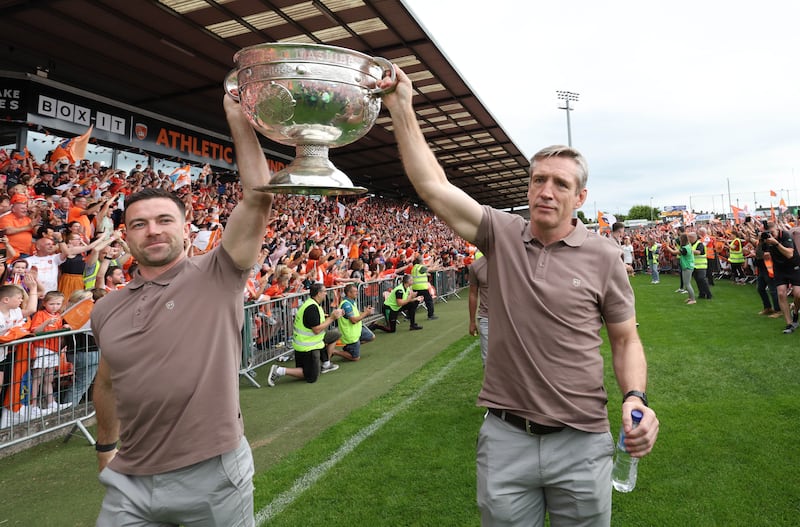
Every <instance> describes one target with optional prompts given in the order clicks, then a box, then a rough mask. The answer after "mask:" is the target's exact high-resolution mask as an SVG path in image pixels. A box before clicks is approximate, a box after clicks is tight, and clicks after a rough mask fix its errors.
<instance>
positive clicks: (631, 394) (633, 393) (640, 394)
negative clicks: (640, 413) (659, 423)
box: [622, 390, 650, 407]
mask: <svg viewBox="0 0 800 527" xmlns="http://www.w3.org/2000/svg"><path fill="white" fill-rule="evenodd" d="M629 397H638V398H639V399H641V400H642V403H644V405H645V406H647V407H649V406H650V405H649V404H648V403H647V394H646V393H644V392H640V391H639V390H631V391H629V392H628V393H626V394H625V395H624V396H623V397H622V402H625V401H627V400H628V398H629Z"/></svg>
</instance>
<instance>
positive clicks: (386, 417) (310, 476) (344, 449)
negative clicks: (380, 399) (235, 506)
mask: <svg viewBox="0 0 800 527" xmlns="http://www.w3.org/2000/svg"><path fill="white" fill-rule="evenodd" d="M478 345H479V342H474V343H472V344H470V345H469V346H467V347H466V348H465V349H464V351H462V352H461V353H459V354H458V355H456V356H455V357H454V358H453V360H451V361H450V362H448V363H447V364H446V365H445V366H444V368H442V369H441V370H439V372H438V373H436V375H434V376H433V377H431V378H430V379H429V380H428V382H426V383H425V384H424V385H422V386H421V387H420V388H419V390H417V391H416V392H415V393H413V394H411V395H410V396H408V397H407V398H406V399H405V400H404V401H402V402H400V403H399V404H398V405H397V406H395V407H394V408H392V409H391V410H389V411H388V412H386V413H385V414H383V415H382V416H381V417H379V418H378V419H376V420H375V421H373V422H372V424H370V425H369V426H366V427H364V428H362V429H361V430H359V431H358V432H357V433H356V434H355V435H353V436H352V437H351V438H350V439H348V440H347V441H345V442H344V443H343V444H342V446H341V447H339V449H338V450H337V451H336V452H334V453H333V454H332V455H331V457H330V458H328V459H327V460H326V461H325V462H323V463H321V464H319V465H317V466H316V467H313V468H312V469H310V470H309V471H308V472H306V473H305V474H303V475H302V476H300V477H299V478H298V479H297V480H296V481H295V482H294V484H293V485H292V488H291V489H289V490H287V491H286V492H283V493H281V494H279V495H278V496H277V497H276V498H275V499H274V500H272V502H271V503H270V504H269V505H267V506H266V507H264V508H263V509H261V510H260V511H258V513H257V514H256V526H257V527H260V526H262V525H264V524H265V523H266V522H268V521H269V520H271V519H272V518H274V517H275V516H277V515H278V514H280V513H281V512H283V510H284V509H285V508H286V507H288V506H289V505H291V504H292V502H294V500H296V499H297V498H298V497H299V496H300V494H302V493H303V492H305V491H307V490H308V489H310V488H311V487H312V486H313V485H314V483H316V482H317V480H319V479H320V478H321V477H322V476H324V475H325V474H326V473H327V472H328V471H329V470H330V469H331V468H333V467H334V466H335V465H336V464H337V463H338V462H339V461H341V460H342V459H343V458H344V457H345V456H346V455H347V454H349V453H350V452H352V451H353V450H355V448H356V447H357V446H358V445H359V444H361V442H362V441H364V440H365V439H367V438H368V437H369V436H371V435H372V434H374V433H375V432H377V431H378V430H379V429H380V428H381V427H382V426H383V425H385V424H386V423H388V422H389V421H390V420H391V419H392V418H393V417H394V416H395V415H397V413H398V412H401V411H403V410H405V409H406V408H408V407H409V406H410V405H411V404H413V403H414V402H415V401H416V400H417V399H419V398H420V397H421V396H422V394H423V393H425V392H426V391H427V390H428V389H429V388H430V387H431V386H433V385H435V384H436V383H438V382H439V381H440V380H441V379H442V378H443V377H444V376H445V375H447V373H449V372H450V370H451V369H453V368H454V367H455V365H456V364H458V363H459V362H460V361H461V360H463V359H464V358H465V357H466V356H467V355H468V354H469V352H471V351H472V350H473V349H475V348H476V347H477V346H478Z"/></svg>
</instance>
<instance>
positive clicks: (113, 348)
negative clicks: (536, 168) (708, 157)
mask: <svg viewBox="0 0 800 527" xmlns="http://www.w3.org/2000/svg"><path fill="white" fill-rule="evenodd" d="M224 107H225V112H226V115H227V119H228V124H229V125H230V129H231V135H232V137H233V142H234V144H235V145H236V162H237V165H238V168H239V176H240V178H241V182H242V188H243V190H244V195H243V198H242V200H241V201H239V204H238V205H237V206H236V208H235V209H234V211H233V213H232V214H231V216H230V219H229V220H228V224H227V227H226V229H225V232H224V233H223V235H222V243H221V245H219V246H218V247H216V248H215V249H213V250H211V251H209V252H208V253H206V254H204V255H202V256H197V257H193V258H189V257H187V255H186V252H185V250H184V246H185V244H186V243H187V242H188V240H189V223H188V221H187V218H186V211H185V209H184V204H183V202H182V201H181V200H180V198H178V197H177V196H175V195H174V194H172V193H170V192H167V191H164V190H160V189H146V190H143V191H141V192H138V193H136V194H133V195H131V196H130V197H129V198H128V199H127V200H126V205H127V206H126V209H125V224H126V226H127V241H128V244H129V246H130V250H131V253H132V254H133V256H134V257H135V258H136V259H137V260H138V262H139V267H138V271H137V272H136V274H135V276H134V278H133V280H132V281H131V282H130V284H128V286H127V287H126V288H124V289H122V290H120V291H117V292H115V293H114V294H113V295H107V296H106V297H105V298H103V299H102V300H100V301H99V302H97V305H96V306H95V308H94V311H93V312H92V331H93V334H94V335H95V338H96V340H97V344H98V346H99V348H100V349H101V353H102V355H101V359H100V366H99V369H98V372H97V378H96V380H95V388H94V403H95V408H96V410H97V444H96V445H95V449H96V450H97V460H98V465H99V469H100V481H101V483H102V484H103V485H104V486H105V487H106V495H105V498H104V500H103V504H102V508H101V511H100V515H99V517H98V519H97V525H98V526H99V527H114V526H119V525H139V526H145V525H208V526H219V527H223V526H224V527H232V526H237V527H238V526H242V527H250V526H252V525H254V521H255V520H254V514H253V481H252V478H253V458H252V455H251V452H250V446H249V444H248V443H247V439H246V438H245V437H244V425H243V422H242V415H241V410H240V406H239V366H240V361H241V338H242V335H241V328H242V323H243V320H244V307H243V303H242V294H241V291H242V290H243V289H244V285H245V282H246V281H247V278H248V276H249V273H250V269H251V268H252V266H253V264H254V263H255V262H256V260H257V258H258V254H259V251H260V249H261V243H262V240H263V237H264V232H265V230H266V226H267V220H268V219H269V215H270V211H271V207H272V194H269V193H264V192H258V191H254V190H253V189H254V188H255V187H257V186H263V185H266V184H268V183H269V180H270V175H269V169H268V168H267V163H266V159H265V157H264V154H263V152H262V150H261V146H260V145H259V143H258V140H257V139H256V134H255V132H254V131H253V128H252V127H251V126H250V124H249V122H248V121H247V118H246V117H245V115H244V113H243V112H242V109H241V107H240V106H239V105H238V104H237V103H236V102H234V101H233V100H232V99H231V98H230V97H228V96H226V97H225V101H224ZM198 284H202V287H198ZM208 306H215V309H213V310H209V309H208Z"/></svg>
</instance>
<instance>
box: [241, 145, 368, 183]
mask: <svg viewBox="0 0 800 527" xmlns="http://www.w3.org/2000/svg"><path fill="white" fill-rule="evenodd" d="M253 190H257V191H259V192H272V193H275V194H302V195H306V196H337V195H345V194H363V193H365V192H366V191H367V189H366V188H364V187H356V186H353V182H352V181H350V178H349V177H347V176H346V175H345V173H344V172H342V171H341V170H339V169H338V168H336V167H335V166H334V165H333V163H331V162H330V160H329V159H328V148H327V147H325V146H321V145H298V146H297V157H295V159H294V161H292V162H291V163H290V164H289V165H288V166H286V168H284V169H283V170H281V171H279V172H276V173H275V174H273V175H272V179H271V180H270V183H269V185H262V186H259V187H254V189H253Z"/></svg>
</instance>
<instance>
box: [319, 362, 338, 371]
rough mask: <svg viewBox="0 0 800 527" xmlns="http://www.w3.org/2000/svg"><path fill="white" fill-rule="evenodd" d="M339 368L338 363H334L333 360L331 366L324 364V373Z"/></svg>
mask: <svg viewBox="0 0 800 527" xmlns="http://www.w3.org/2000/svg"><path fill="white" fill-rule="evenodd" d="M338 369H339V365H338V364H334V363H332V362H331V364H330V366H325V365H324V364H323V365H322V373H328V372H329V371H336V370H338Z"/></svg>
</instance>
